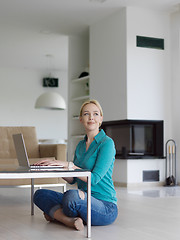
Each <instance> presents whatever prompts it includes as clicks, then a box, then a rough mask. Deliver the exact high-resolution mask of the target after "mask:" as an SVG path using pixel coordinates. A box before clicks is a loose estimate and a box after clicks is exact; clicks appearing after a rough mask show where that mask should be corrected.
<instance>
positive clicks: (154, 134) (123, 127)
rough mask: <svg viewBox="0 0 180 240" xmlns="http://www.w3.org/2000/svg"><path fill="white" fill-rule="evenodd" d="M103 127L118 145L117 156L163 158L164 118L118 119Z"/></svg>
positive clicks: (108, 122)
mask: <svg viewBox="0 0 180 240" xmlns="http://www.w3.org/2000/svg"><path fill="white" fill-rule="evenodd" d="M101 128H102V129H103V130H104V131H105V132H106V134H107V135H108V136H109V137H111V138H112V139H113V140H114V142H115V146H116V158H119V159H120V158H122V159H127V158H132V159H137V158H163V157H164V156H163V154H164V143H163V142H164V140H163V139H164V136H163V133H164V130H163V128H164V122H163V120H127V119H126V120H116V121H106V122H103V124H102V126H101Z"/></svg>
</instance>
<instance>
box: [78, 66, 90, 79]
mask: <svg viewBox="0 0 180 240" xmlns="http://www.w3.org/2000/svg"><path fill="white" fill-rule="evenodd" d="M87 76H89V67H87V68H85V70H84V72H82V73H81V74H80V75H79V77H78V78H83V77H87Z"/></svg>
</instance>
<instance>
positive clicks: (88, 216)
mask: <svg viewBox="0 0 180 240" xmlns="http://www.w3.org/2000/svg"><path fill="white" fill-rule="evenodd" d="M87 237H88V238H90V237H91V175H90V176H88V177H87Z"/></svg>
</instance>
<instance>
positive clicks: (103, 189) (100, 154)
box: [73, 130, 117, 204]
mask: <svg viewBox="0 0 180 240" xmlns="http://www.w3.org/2000/svg"><path fill="white" fill-rule="evenodd" d="M86 139H87V136H85V138H84V140H82V141H80V142H79V144H78V145H77V147H76V151H75V156H74V164H75V165H76V166H78V167H80V168H83V169H88V170H90V171H91V195H92V196H93V197H95V198H97V199H100V200H104V201H108V202H113V203H115V204H116V203H117V198H116V192H115V189H114V185H113V181H112V173H113V166H114V160H115V153H116V150H115V146H114V142H113V140H112V139H111V138H110V137H108V136H107V135H106V134H105V132H104V131H103V130H101V131H100V132H99V133H98V134H97V135H96V136H95V140H94V141H93V142H92V143H91V145H90V146H89V148H88V150H87V151H86ZM75 182H77V185H78V188H79V189H81V190H83V191H87V183H85V182H83V181H81V180H80V179H78V178H74V182H73V183H75Z"/></svg>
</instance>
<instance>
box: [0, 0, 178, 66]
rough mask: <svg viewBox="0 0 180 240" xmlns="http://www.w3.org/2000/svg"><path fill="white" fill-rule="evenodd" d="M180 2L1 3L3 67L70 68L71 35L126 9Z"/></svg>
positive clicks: (21, 0) (67, 0) (166, 6)
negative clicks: (48, 59)
mask: <svg viewBox="0 0 180 240" xmlns="http://www.w3.org/2000/svg"><path fill="white" fill-rule="evenodd" d="M178 4H180V0H106V1H104V2H103V3H100V2H97V0H0V66H1V67H26V68H36V69H37V68H40V69H42V68H47V57H46V55H47V54H51V55H53V57H52V58H51V62H50V65H51V67H52V68H55V69H58V70H66V69H67V59H68V41H67V36H68V35H74V34H85V33H87V31H88V26H89V25H91V24H93V23H95V22H97V21H99V20H100V19H102V18H104V17H106V16H108V15H110V14H112V13H113V12H115V11H118V9H120V8H121V7H124V6H130V5H131V6H139V7H148V8H153V9H157V10H162V11H175V10H177V9H178Z"/></svg>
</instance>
